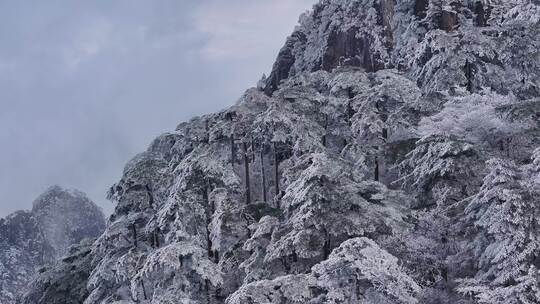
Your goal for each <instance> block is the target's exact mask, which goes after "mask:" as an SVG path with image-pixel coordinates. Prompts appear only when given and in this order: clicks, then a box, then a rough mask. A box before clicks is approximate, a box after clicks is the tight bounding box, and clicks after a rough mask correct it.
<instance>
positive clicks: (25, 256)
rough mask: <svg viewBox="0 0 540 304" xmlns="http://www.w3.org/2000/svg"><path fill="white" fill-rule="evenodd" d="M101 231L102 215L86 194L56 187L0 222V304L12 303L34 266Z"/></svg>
mask: <svg viewBox="0 0 540 304" xmlns="http://www.w3.org/2000/svg"><path fill="white" fill-rule="evenodd" d="M104 229H105V219H104V216H103V214H102V213H101V211H100V210H99V208H98V207H97V206H96V205H95V204H94V203H92V202H91V201H90V200H89V199H88V198H87V197H86V195H84V194H83V193H81V192H78V191H71V190H70V191H68V190H64V189H62V188H60V187H58V186H55V187H52V188H50V189H48V190H47V191H46V192H45V193H43V194H42V195H41V196H40V197H39V198H37V199H36V200H35V201H34V206H33V208H32V210H31V211H18V212H15V213H13V214H11V215H9V216H7V217H6V218H4V219H0V287H1V288H0V303H6V304H9V303H14V301H15V299H16V297H17V295H18V294H19V293H21V292H23V291H24V290H25V289H26V288H27V287H28V284H29V283H30V281H31V279H32V277H33V276H34V275H35V274H36V270H37V268H38V267H40V266H44V265H47V264H53V263H54V262H55V260H56V259H57V258H59V257H61V256H63V255H64V254H66V253H67V250H68V247H69V246H71V245H73V244H77V243H79V242H80V241H81V240H82V239H85V238H95V237H97V236H98V235H100V234H101V233H102V232H103V231H104Z"/></svg>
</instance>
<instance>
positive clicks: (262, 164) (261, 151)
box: [259, 144, 266, 202]
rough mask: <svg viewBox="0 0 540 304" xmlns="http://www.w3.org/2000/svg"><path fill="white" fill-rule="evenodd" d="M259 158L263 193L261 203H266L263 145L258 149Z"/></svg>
mask: <svg viewBox="0 0 540 304" xmlns="http://www.w3.org/2000/svg"><path fill="white" fill-rule="evenodd" d="M259 156H260V158H261V176H262V191H263V201H264V202H266V173H265V170H264V144H261V149H260V155H259Z"/></svg>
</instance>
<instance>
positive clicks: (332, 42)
mask: <svg viewBox="0 0 540 304" xmlns="http://www.w3.org/2000/svg"><path fill="white" fill-rule="evenodd" d="M395 5H396V1H395V0H383V1H375V0H371V1H364V2H354V3H351V4H350V5H342V4H341V3H338V2H333V1H322V2H321V3H319V4H316V5H315V6H314V7H313V12H312V14H310V15H309V16H306V17H305V18H304V19H303V20H301V24H300V26H299V28H298V29H297V30H296V31H295V32H294V33H293V34H292V35H291V36H290V37H289V38H288V39H287V43H286V44H285V46H284V47H283V48H282V49H281V51H280V52H279V54H278V57H277V59H276V62H275V64H274V66H273V69H272V72H271V73H270V77H268V79H267V80H266V86H265V90H264V91H265V93H266V94H267V95H271V94H272V93H273V92H274V91H276V90H277V89H278V86H279V84H280V82H281V81H282V80H284V79H287V78H288V77H291V76H295V75H297V74H298V73H301V72H314V71H319V70H324V71H327V72H331V71H332V70H333V69H335V68H338V67H359V68H363V69H365V70H366V71H368V72H375V71H378V70H381V69H383V68H385V67H387V66H388V63H389V62H388V58H387V57H388V56H387V55H388V53H389V50H391V49H392V48H393V35H394V33H393V30H392V21H393V16H394V12H395ZM370 9H374V10H375V12H376V13H375V14H374V15H373V14H371V11H370ZM336 16H337V20H339V22H336V21H337V20H336V19H334V20H331V19H330V18H336ZM353 20H360V21H361V22H356V21H353ZM341 23H342V24H347V26H342V25H341ZM380 46H382V48H381V47H380Z"/></svg>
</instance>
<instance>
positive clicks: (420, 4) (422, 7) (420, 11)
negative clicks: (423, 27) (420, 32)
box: [414, 0, 429, 19]
mask: <svg viewBox="0 0 540 304" xmlns="http://www.w3.org/2000/svg"><path fill="white" fill-rule="evenodd" d="M428 5H429V0H416V1H414V14H415V15H416V16H417V17H418V18H420V19H423V18H425V17H426V11H427V8H428Z"/></svg>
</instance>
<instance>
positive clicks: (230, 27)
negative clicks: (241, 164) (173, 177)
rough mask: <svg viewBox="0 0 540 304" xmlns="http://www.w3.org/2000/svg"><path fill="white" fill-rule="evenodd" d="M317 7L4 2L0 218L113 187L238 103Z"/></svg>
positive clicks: (99, 197) (242, 0) (185, 0)
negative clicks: (137, 162) (158, 146)
mask: <svg viewBox="0 0 540 304" xmlns="http://www.w3.org/2000/svg"><path fill="white" fill-rule="evenodd" d="M314 2H315V1H314V0H88V1H73V0H47V1H40V0H31V1H20V0H2V1H0V217H2V216H5V215H7V214H8V213H10V212H12V211H14V210H18V209H29V208H30V207H31V204H32V201H33V200H34V198H35V197H36V196H38V195H39V194H40V193H41V192H43V191H44V190H45V189H47V188H48V187H49V186H50V185H53V184H58V185H61V186H63V187H69V188H77V189H80V190H82V191H84V192H86V193H87V194H88V195H89V196H90V198H92V199H93V200H94V201H95V202H96V203H98V204H99V205H100V206H101V207H102V208H103V209H104V211H106V212H107V213H109V212H111V211H112V209H113V206H112V204H111V203H110V202H108V201H106V200H105V191H106V190H107V187H108V186H110V185H111V184H112V183H114V182H115V181H117V180H118V179H119V178H120V176H121V173H122V168H123V166H124V164H125V163H126V162H127V161H128V160H129V159H130V158H131V157H133V156H134V155H135V154H137V153H139V152H142V151H143V150H145V149H146V147H147V146H148V144H149V143H150V142H151V140H152V139H153V138H154V137H156V136H157V135H159V134H161V133H164V132H167V131H170V130H174V128H175V127H176V125H177V124H178V123H179V122H181V121H184V120H187V119H189V118H190V117H192V116H195V115H199V114H204V113H209V112H214V111H217V110H220V109H222V108H224V107H226V106H228V105H231V104H232V103H234V102H235V101H236V100H237V99H238V97H240V95H241V94H242V93H243V91H244V90H245V89H247V88H248V87H250V86H254V84H255V83H256V82H257V80H258V79H259V78H260V76H261V75H262V73H264V72H266V73H268V71H269V70H270V69H271V66H272V63H273V60H274V59H275V57H276V55H277V52H278V51H279V49H280V48H281V46H282V45H283V43H284V41H285V38H286V36H287V35H288V34H290V33H291V31H292V30H293V28H294V26H295V24H296V23H297V20H298V16H299V15H300V14H301V13H302V12H304V11H306V10H307V9H309V8H310V7H311V5H312V4H313V3H314Z"/></svg>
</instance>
